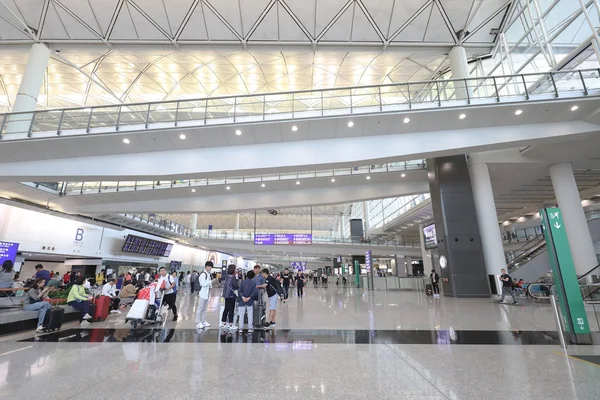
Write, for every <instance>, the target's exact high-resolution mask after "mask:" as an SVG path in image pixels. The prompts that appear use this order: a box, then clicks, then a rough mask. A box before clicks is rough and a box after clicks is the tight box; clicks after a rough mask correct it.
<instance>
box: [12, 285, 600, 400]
mask: <svg viewBox="0 0 600 400" xmlns="http://www.w3.org/2000/svg"><path fill="white" fill-rule="evenodd" d="M194 300H195V299H194V298H193V297H191V296H189V295H185V294H184V295H181V296H180V302H181V303H180V305H181V312H180V320H179V321H177V322H168V323H166V324H165V325H164V326H163V327H158V328H157V329H156V335H152V338H151V339H148V340H151V341H150V342H135V341H134V342H124V341H126V340H131V338H132V337H134V336H135V335H134V336H132V334H131V332H130V330H129V327H128V325H126V324H124V323H123V322H122V321H123V319H124V315H125V314H122V315H120V316H111V317H110V318H109V319H108V320H107V321H105V322H102V323H94V324H92V328H94V329H92V330H80V329H77V327H76V325H75V324H66V325H65V326H64V327H63V330H62V332H61V333H59V334H56V335H54V337H53V338H52V335H48V337H47V340H48V341H37V342H36V341H28V342H17V340H23V339H25V340H28V339H31V338H33V337H34V335H33V334H32V333H31V332H25V333H22V334H20V335H12V336H7V337H3V338H2V340H3V341H2V342H0V398H7V399H16V398H19V397H22V396H25V397H23V398H27V399H71V398H73V399H74V398H77V399H80V398H86V397H91V398H94V399H124V398H127V399H148V398H156V399H198V398H209V399H248V400H250V399H255V398H256V399H345V400H347V399H370V400H373V399H500V398H511V399H527V400H530V399H532V398H544V399H561V400H562V399H578V400H579V399H581V400H583V399H585V400H587V399H593V398H598V393H600V366H599V365H596V364H594V363H593V360H595V359H597V358H593V357H592V358H589V357H587V358H586V357H584V358H586V360H588V361H586V360H580V359H576V358H574V357H567V356H565V354H564V352H562V351H561V350H560V347H559V346H557V345H556V344H555V343H556V341H555V340H553V339H552V338H548V337H546V334H545V333H544V332H543V331H546V330H548V331H552V330H553V321H552V319H551V314H550V311H549V308H548V306H547V305H543V304H542V305H538V304H529V303H524V304H525V305H519V306H507V305H498V304H494V303H493V302H492V301H491V300H456V299H439V300H438V299H436V300H434V299H430V298H426V297H425V296H424V295H422V294H418V293H410V292H402V293H400V292H388V293H383V292H375V293H364V292H357V291H355V290H353V289H347V290H344V289H339V290H338V289H337V288H331V287H330V288H329V289H316V290H315V289H309V290H308V292H307V297H305V298H304V299H302V300H299V299H296V298H292V299H290V301H289V303H288V304H287V305H280V307H279V313H280V314H279V316H278V321H277V323H278V324H277V330H274V331H273V332H266V333H265V332H261V333H255V335H253V336H252V337H248V336H247V335H242V336H239V335H237V334H234V335H231V336H227V335H225V336H221V335H220V334H219V333H218V332H217V330H216V329H213V330H210V331H208V332H201V333H196V332H195V330H193V329H192V325H193V313H194V305H195V301H194ZM218 313H219V302H218V299H217V300H215V302H214V303H213V305H212V307H211V311H210V316H209V321H210V322H212V323H215V324H216V323H217V319H218ZM98 332H102V333H103V334H101V335H99V336H98V335H97V333H98ZM148 332H149V333H150V332H151V331H148ZM142 334H143V332H142ZM424 336H427V338H428V339H424V340H423V337H424ZM92 337H93V340H91V339H92ZM461 337H462V338H470V339H468V340H467V339H465V340H464V341H462V342H461V341H460V340H457V338H461ZM490 337H500V338H503V339H502V340H500V341H494V340H491V341H489V343H509V342H510V343H511V344H510V345H506V344H495V345H488V344H478V345H473V344H469V343H488V342H486V341H485V340H484V339H485V338H490ZM523 337H529V338H541V339H540V340H537V341H536V340H534V341H524V340H522V339H521V338H523ZM351 338H353V339H352V340H351ZM407 338H412V339H410V340H409V339H407ZM512 338H515V340H514V341H511V339H512ZM41 339H42V340H43V339H44V338H43V337H42V338H41ZM59 339H60V340H59ZM516 339H519V340H516ZM94 340H105V342H101V343H90V342H88V341H92V342H93V341H94ZM112 340H116V342H115V341H112ZM136 340H137V339H136ZM140 340H141V339H140ZM167 340H168V341H170V343H163V342H164V341H167ZM486 340H487V339H486ZM111 341H112V342H111ZM361 343H367V344H361ZM407 343H429V344H407ZM458 343H463V344H458ZM520 343H540V344H538V345H527V344H520ZM515 344H517V345H515ZM569 354H570V355H585V356H590V355H600V346H572V347H570V348H569ZM589 360H591V362H590V361H589ZM24 394H26V395H24Z"/></svg>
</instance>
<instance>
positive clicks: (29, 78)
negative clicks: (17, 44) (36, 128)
mask: <svg viewBox="0 0 600 400" xmlns="http://www.w3.org/2000/svg"><path fill="white" fill-rule="evenodd" d="M50 53H51V51H50V49H49V48H48V47H46V46H45V45H44V44H41V43H36V44H34V45H33V46H31V50H30V51H29V59H28V60H27V66H26V67H25V72H24V74H23V78H21V84H20V86H19V92H18V93H17V97H16V99H15V104H14V105H13V108H12V112H27V111H34V110H35V107H36V105H37V99H38V96H39V95H40V90H41V89H42V84H43V82H44V76H45V74H46V68H47V67H48V61H50ZM31 118H33V114H21V115H15V116H12V117H11V118H10V119H9V120H8V122H7V124H6V133H27V132H28V131H29V125H30V124H31Z"/></svg>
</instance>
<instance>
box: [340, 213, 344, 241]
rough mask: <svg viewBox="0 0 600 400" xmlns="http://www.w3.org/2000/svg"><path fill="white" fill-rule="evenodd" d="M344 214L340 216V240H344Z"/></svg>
mask: <svg viewBox="0 0 600 400" xmlns="http://www.w3.org/2000/svg"><path fill="white" fill-rule="evenodd" d="M344 224H345V221H344V214H342V215H340V238H341V239H342V240H343V239H344Z"/></svg>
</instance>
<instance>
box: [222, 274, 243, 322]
mask: <svg viewBox="0 0 600 400" xmlns="http://www.w3.org/2000/svg"><path fill="white" fill-rule="evenodd" d="M235 269H236V267H235V265H233V264H231V265H229V266H228V267H227V277H226V278H225V285H224V287H223V298H224V299H225V309H224V310H223V315H222V316H221V328H229V329H230V330H232V331H234V330H236V329H237V326H235V325H234V324H233V317H234V315H235V300H236V299H237V297H238V289H239V285H238V282H237V279H236V278H235ZM227 322H229V326H227Z"/></svg>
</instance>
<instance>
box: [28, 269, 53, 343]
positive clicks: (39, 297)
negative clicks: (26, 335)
mask: <svg viewBox="0 0 600 400" xmlns="http://www.w3.org/2000/svg"><path fill="white" fill-rule="evenodd" d="M44 286H46V279H44V278H37V279H36V280H35V282H34V284H33V286H32V287H31V288H30V289H29V291H28V292H27V299H26V300H25V305H24V307H23V310H25V311H39V312H40V315H39V316H38V324H37V330H36V332H41V331H43V330H44V319H45V318H46V313H47V312H48V311H49V310H50V309H51V308H52V306H51V305H50V303H48V302H47V301H44V299H45V298H46V297H47V296H48V291H49V290H50V288H49V287H46V288H44Z"/></svg>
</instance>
